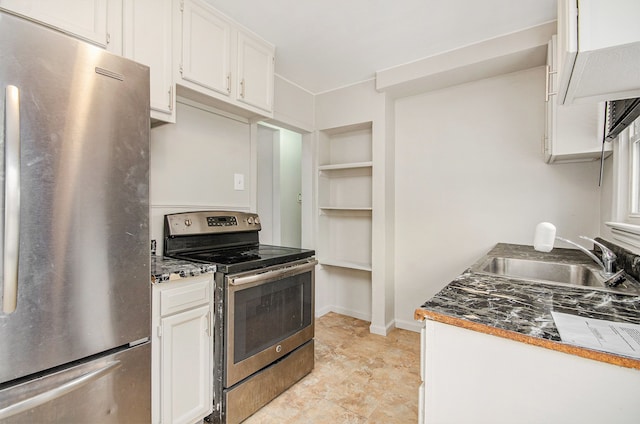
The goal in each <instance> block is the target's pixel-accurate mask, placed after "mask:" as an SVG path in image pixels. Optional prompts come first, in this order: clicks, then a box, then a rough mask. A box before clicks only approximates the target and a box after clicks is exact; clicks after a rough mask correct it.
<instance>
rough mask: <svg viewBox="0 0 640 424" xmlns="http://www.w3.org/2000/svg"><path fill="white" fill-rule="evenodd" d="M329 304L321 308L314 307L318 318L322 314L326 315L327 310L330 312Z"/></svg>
mask: <svg viewBox="0 0 640 424" xmlns="http://www.w3.org/2000/svg"><path fill="white" fill-rule="evenodd" d="M332 311H333V310H332V309H331V306H325V307H324V308H322V309H316V318H320V317H321V316H323V315H327V314H328V313H329V312H332Z"/></svg>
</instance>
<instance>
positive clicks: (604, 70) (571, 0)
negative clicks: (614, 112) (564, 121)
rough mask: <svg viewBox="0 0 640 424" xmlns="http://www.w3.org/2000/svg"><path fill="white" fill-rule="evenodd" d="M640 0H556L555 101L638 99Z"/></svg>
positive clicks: (639, 93) (639, 94)
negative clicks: (556, 64) (556, 66)
mask: <svg viewBox="0 0 640 424" xmlns="http://www.w3.org/2000/svg"><path fill="white" fill-rule="evenodd" d="M638 16H640V2H638V1H637V0H559V1H558V48H559V51H558V62H559V63H558V64H559V69H558V72H559V73H558V76H559V78H558V81H559V83H560V85H559V89H558V102H559V103H560V104H570V103H573V102H576V101H583V100H590V101H601V100H617V99H625V98H632V97H639V96H640V72H638V63H640V26H639V25H638Z"/></svg>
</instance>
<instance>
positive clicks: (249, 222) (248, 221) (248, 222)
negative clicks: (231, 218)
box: [247, 216, 253, 224]
mask: <svg viewBox="0 0 640 424" xmlns="http://www.w3.org/2000/svg"><path fill="white" fill-rule="evenodd" d="M247 224H253V217H251V216H250V217H249V218H247Z"/></svg>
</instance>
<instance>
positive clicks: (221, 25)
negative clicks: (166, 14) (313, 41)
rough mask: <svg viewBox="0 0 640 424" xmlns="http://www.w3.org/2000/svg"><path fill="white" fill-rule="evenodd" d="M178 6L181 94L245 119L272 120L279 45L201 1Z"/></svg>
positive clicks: (176, 50) (176, 31) (186, 0)
mask: <svg viewBox="0 0 640 424" xmlns="http://www.w3.org/2000/svg"><path fill="white" fill-rule="evenodd" d="M174 3H175V9H174V69H175V70H176V73H175V77H176V83H177V84H179V85H180V86H182V87H184V89H183V90H181V91H180V94H181V95H183V96H185V97H189V98H192V99H193V100H196V101H199V102H203V103H205V104H209V105H211V106H214V107H222V108H225V107H224V106H225V105H229V106H231V110H230V111H231V112H234V113H238V114H240V115H243V116H247V113H249V114H253V115H260V116H265V117H273V86H274V63H275V47H274V46H273V45H271V44H269V43H267V42H266V41H264V40H262V39H260V38H259V37H257V36H256V35H255V34H252V33H250V32H249V31H248V30H246V29H245V28H243V27H241V26H240V25H239V24H237V23H235V22H234V21H232V20H231V19H229V18H227V17H226V16H225V15H223V14H221V13H220V12H218V11H217V10H215V9H214V8H212V7H211V6H210V5H208V4H207V3H205V2H203V1H201V0H181V1H177V0H176V1H174ZM225 109H226V108H225Z"/></svg>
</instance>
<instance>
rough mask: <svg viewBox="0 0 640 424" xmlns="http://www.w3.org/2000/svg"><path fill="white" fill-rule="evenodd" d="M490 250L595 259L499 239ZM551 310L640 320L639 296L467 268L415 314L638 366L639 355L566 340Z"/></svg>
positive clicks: (517, 255) (494, 253)
mask: <svg viewBox="0 0 640 424" xmlns="http://www.w3.org/2000/svg"><path fill="white" fill-rule="evenodd" d="M487 255H489V256H503V257H515V258H528V259H535V260H541V261H553V262H563V263H585V264H589V265H590V264H591V259H589V258H588V257H587V256H586V255H584V254H583V253H582V252H580V251H577V250H574V249H558V248H556V249H553V250H552V251H551V252H549V253H541V252H537V251H535V250H534V249H533V247H531V246H522V245H513V244H503V243H501V244H498V245H496V246H495V247H494V248H493V249H492V250H491V251H490V252H489V253H487ZM552 311H557V312H564V313H569V314H573V315H579V316H583V317H589V318H596V319H604V320H609V321H615V322H624V323H633V324H640V297H634V296H625V295H618V294H610V293H605V292H600V291H594V290H585V289H580V288H572V287H560V286H552V285H547V284H542V283H538V282H528V281H524V280H518V279H513V278H507V277H501V276H491V275H484V274H479V273H475V272H473V271H471V269H468V270H467V271H465V272H464V273H463V274H462V275H460V276H459V277H457V278H456V279H455V280H454V281H452V282H451V283H449V284H448V285H447V286H446V287H445V288H444V289H442V290H441V291H440V292H439V293H437V294H436V295H435V296H434V297H433V298H432V299H430V300H428V301H427V302H425V303H424V304H422V306H421V307H420V308H418V309H417V310H416V313H415V317H416V319H424V318H430V319H433V320H435V321H440V322H444V323H447V324H452V325H456V326H460V327H464V328H469V329H472V330H476V331H481V332H485V333H488V334H493V335H497V336H501V337H506V338H510V339H513V340H518V341H521V342H525V343H529V344H533V345H538V346H542V347H546V348H550V349H555V350H560V351H564V352H567V353H572V354H576V355H579V356H583V357H588V358H592V359H597V360H602V361H605V362H610V363H615V364H617V365H622V366H627V367H631V368H637V369H640V361H639V360H637V359H633V358H626V357H622V356H620V355H615V354H610V353H606V352H597V351H592V350H589V349H585V348H581V347H577V346H572V345H569V344H566V343H563V342H562V341H561V338H560V334H559V333H558V329H557V328H556V326H555V323H554V320H553V318H552V316H551V312H552Z"/></svg>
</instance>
